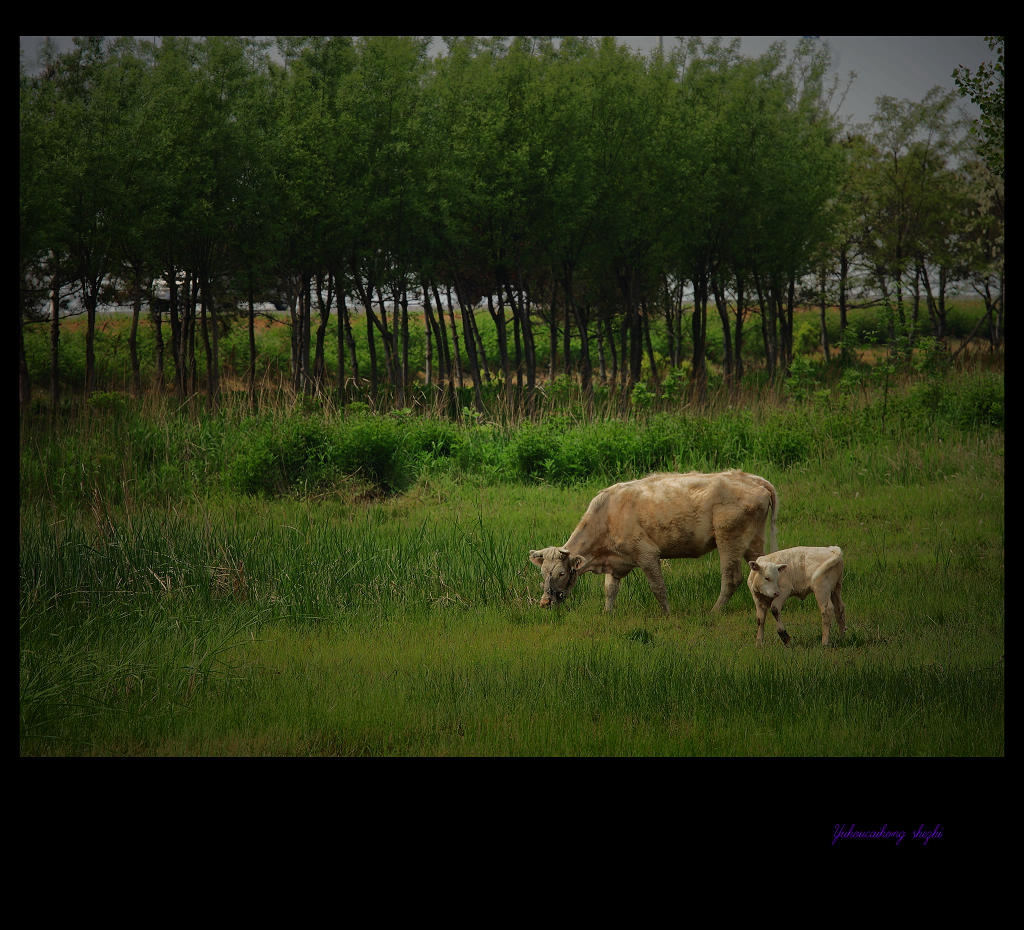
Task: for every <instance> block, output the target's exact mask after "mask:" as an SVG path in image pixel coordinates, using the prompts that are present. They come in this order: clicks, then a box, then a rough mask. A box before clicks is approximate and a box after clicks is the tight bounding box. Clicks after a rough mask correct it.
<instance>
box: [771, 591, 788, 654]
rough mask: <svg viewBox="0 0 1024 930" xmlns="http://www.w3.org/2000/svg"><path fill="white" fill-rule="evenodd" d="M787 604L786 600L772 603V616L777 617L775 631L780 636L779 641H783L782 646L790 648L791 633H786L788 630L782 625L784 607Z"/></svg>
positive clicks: (776, 600) (780, 599)
mask: <svg viewBox="0 0 1024 930" xmlns="http://www.w3.org/2000/svg"><path fill="white" fill-rule="evenodd" d="M785 603H786V599H785V598H776V599H775V600H774V601H772V615H773V616H774V617H775V630H776V632H777V633H778V634H779V639H781V640H782V645H783V646H788V645H789V633H787V632H786V628H785V627H784V626H783V625H782V605H783V604H785Z"/></svg>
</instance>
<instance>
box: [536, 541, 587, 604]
mask: <svg viewBox="0 0 1024 930" xmlns="http://www.w3.org/2000/svg"><path fill="white" fill-rule="evenodd" d="M530 561H531V562H533V564H534V565H536V566H538V567H539V568H540V573H541V575H542V576H543V578H544V594H543V595H542V596H541V599H540V606H541V607H550V606H551V605H552V604H561V603H562V601H564V600H565V597H566V595H567V594H568V593H569V592H570V591H571V590H572V586H573V585H574V584H576V579H577V578H578V577H579V572H578V571H577V569H578V568H579V566H580V562H581V561H582V560H581V559H580V558H579V557H576V558H573V556H571V555H570V554H569V550H568V549H562V548H560V547H558V546H548V547H547V549H531V550H530Z"/></svg>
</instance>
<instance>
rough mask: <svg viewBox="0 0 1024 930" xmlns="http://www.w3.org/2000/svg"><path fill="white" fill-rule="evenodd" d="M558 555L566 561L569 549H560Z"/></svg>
mask: <svg viewBox="0 0 1024 930" xmlns="http://www.w3.org/2000/svg"><path fill="white" fill-rule="evenodd" d="M558 557H559V558H560V559H561V560H562V561H563V562H564V561H565V560H566V559H567V558H569V550H568V549H559V550H558Z"/></svg>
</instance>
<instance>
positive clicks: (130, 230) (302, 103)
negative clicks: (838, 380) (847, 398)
mask: <svg viewBox="0 0 1024 930" xmlns="http://www.w3.org/2000/svg"><path fill="white" fill-rule="evenodd" d="M431 38H432V37H429V36H330V37H326V36H287V37H277V38H276V39H275V40H274V41H263V40H261V41H257V40H256V39H254V38H252V37H241V36H204V37H180V36H163V37H160V38H159V39H158V40H156V41H152V42H147V41H141V40H136V39H133V38H131V37H118V38H114V39H111V38H107V37H102V36H89V37H77V38H76V40H75V46H74V48H73V49H72V50H71V51H69V52H67V53H64V54H57V53H56V52H55V50H54V49H53V48H52V47H47V48H46V49H44V54H43V59H42V69H41V70H40V71H39V72H38V73H34V74H29V73H27V72H26V70H25V68H24V66H23V67H22V72H21V79H20V154H21V173H20V226H21V237H20V252H21V263H20V267H21V276H22V289H23V298H24V299H23V301H22V313H23V314H24V315H25V318H26V319H29V320H31V319H35V318H38V316H39V313H40V310H39V307H40V300H41V299H42V297H43V295H45V294H48V293H50V292H53V291H56V292H57V295H58V297H57V303H55V304H50V306H58V305H59V301H60V299H61V298H62V296H63V299H64V300H67V297H68V295H69V293H71V291H72V290H73V291H74V294H75V296H76V298H77V300H78V301H79V302H80V304H81V305H82V306H83V307H84V308H85V310H86V311H87V312H88V313H89V316H90V321H92V320H93V319H94V315H95V311H96V308H97V306H98V305H99V304H100V302H101V301H102V299H103V297H104V294H105V293H106V290H105V289H117V290H118V291H119V292H121V293H122V294H130V295H131V301H132V306H133V307H134V312H135V317H136V319H138V316H139V314H140V312H141V309H142V307H143V305H146V306H147V307H148V309H149V311H150V317H151V322H152V325H153V326H154V327H155V328H156V332H157V334H158V337H159V338H158V344H159V346H160V347H161V348H160V351H161V352H162V351H163V345H164V343H163V341H162V339H163V336H162V333H163V329H162V327H164V326H165V325H169V330H170V331H169V333H168V334H167V337H168V338H167V347H168V355H169V356H170V358H171V364H172V366H173V370H174V387H175V390H176V391H177V392H178V394H179V395H180V396H183V397H184V396H187V395H189V394H193V393H195V392H197V391H200V390H202V389H205V391H206V394H207V396H208V398H209V400H210V403H216V401H217V397H218V394H219V390H220V384H219V368H220V361H219V359H220V340H221V339H222V338H223V337H224V335H225V334H226V333H227V332H228V331H229V329H230V328H231V326H232V325H234V322H235V321H236V320H239V319H245V320H247V324H248V329H249V390H250V395H251V396H252V397H253V400H254V402H255V393H254V384H255V370H256V362H255V352H256V348H255V341H254V339H253V336H252V333H253V326H254V318H255V316H256V314H257V313H258V309H257V307H258V306H260V305H262V304H265V303H267V302H270V303H273V304H274V305H276V306H277V307H278V308H280V309H281V310H286V311H287V312H288V324H289V326H290V333H291V346H292V353H291V367H292V381H293V384H294V386H295V388H296V389H297V390H303V391H317V390H327V389H328V388H329V386H331V382H332V381H333V382H334V384H333V386H331V387H330V389H332V390H334V391H337V393H338V396H339V397H340V398H341V400H342V401H343V402H345V401H346V400H350V399H353V398H354V397H355V396H356V395H358V396H360V397H362V396H365V395H366V394H367V393H368V394H369V395H370V396H371V397H374V396H376V395H378V394H381V395H383V396H386V397H387V398H390V399H391V400H393V402H394V403H395V404H396V405H397V406H399V407H402V406H405V405H406V403H407V400H408V394H409V390H410V387H411V385H412V382H413V381H414V380H416V378H417V371H415V370H411V369H410V361H409V347H410V344H411V341H412V340H413V334H412V332H411V329H410V319H409V312H408V311H409V305H410V301H412V300H416V301H418V302H419V303H421V304H423V305H424V307H425V314H424V323H423V335H424V337H425V338H426V340H427V346H428V349H427V351H428V355H427V357H428V359H429V361H428V370H427V377H428V379H429V380H431V381H432V382H434V383H443V384H445V385H446V386H447V387H449V388H451V387H454V386H455V385H456V384H459V385H461V383H462V379H463V377H464V376H468V378H469V379H470V381H471V383H472V386H473V388H474V392H475V398H476V402H477V405H478V407H479V406H480V405H481V398H482V392H483V388H484V387H485V385H486V384H487V383H488V382H489V381H491V379H492V378H493V379H499V380H500V383H501V385H502V390H504V391H506V392H510V393H511V392H513V391H516V392H519V391H522V392H524V393H523V394H521V395H518V396H521V397H522V398H524V399H525V400H526V401H527V402H529V397H530V395H531V393H532V391H533V390H535V389H536V387H537V385H538V383H539V377H540V376H543V375H546V376H548V377H553V376H555V375H557V374H559V373H560V372H561V373H565V374H569V375H571V376H573V377H578V378H579V380H580V383H581V384H582V386H583V388H584V391H585V392H587V393H589V392H590V390H591V388H592V386H593V385H594V384H595V383H598V384H621V386H622V388H623V394H624V395H628V394H629V393H630V392H631V391H632V388H633V386H634V385H635V384H637V383H639V382H640V381H642V380H644V378H645V377H647V376H650V377H651V378H652V379H653V382H654V385H655V388H657V384H658V379H659V377H661V376H664V377H666V378H668V379H669V380H671V379H672V378H675V377H676V375H672V374H671V373H670V372H679V371H682V370H683V368H682V366H683V364H684V362H685V363H686V364H687V366H688V371H689V373H690V377H691V380H692V385H693V387H694V389H695V390H696V391H698V392H700V391H702V390H703V387H704V384H705V382H706V379H707V377H708V368H707V362H708V356H707V345H708V339H707V336H708V323H709V318H710V319H711V320H712V322H714V315H715V314H716V313H717V316H718V319H719V321H720V324H721V326H722V330H723V334H724V337H725V339H724V357H723V358H722V359H720V360H719V361H720V362H721V364H722V366H723V372H724V375H725V377H726V379H727V380H736V381H738V380H739V379H741V378H742V377H743V375H744V371H745V370H749V367H750V365H752V364H755V363H756V362H757V360H758V359H763V364H764V365H765V367H766V368H767V370H768V372H769V374H771V375H774V374H776V373H777V372H783V371H785V370H786V369H787V367H788V366H789V364H790V362H791V361H792V359H793V355H794V334H793V329H794V326H793V309H794V306H795V303H796V301H797V300H798V299H804V298H805V297H806V294H807V293H810V292H811V291H813V293H814V294H816V295H817V297H818V299H820V300H821V302H822V305H823V306H824V303H825V301H826V300H827V299H829V298H830V297H831V296H832V295H833V294H834V293H838V295H839V296H838V301H839V303H840V307H841V312H842V314H843V316H842V319H843V325H844V326H845V323H846V312H847V309H848V308H849V307H852V306H853V304H852V303H851V302H850V298H851V295H854V294H855V293H857V292H858V288H859V287H862V286H863V288H864V289H865V290H863V292H862V293H866V291H867V290H868V289H871V288H873V289H875V290H878V289H880V290H881V292H882V294H883V295H884V296H885V297H886V299H887V300H889V302H890V303H891V304H892V305H893V307H894V308H895V312H896V314H897V316H896V317H894V320H895V319H897V318H898V319H899V320H900V321H902V320H903V318H904V303H905V300H904V294H905V293H906V292H908V291H909V292H912V293H914V294H915V295H916V294H918V292H919V291H920V289H921V286H922V282H924V286H925V289H926V290H928V295H927V307H928V313H929V315H930V318H931V319H932V320H933V322H934V327H935V333H936V335H937V336H940V337H941V336H942V325H941V324H942V312H943V311H942V307H943V304H942V294H943V288H945V286H946V285H948V284H949V283H950V282H952V281H954V280H973V281H974V282H975V286H976V287H979V288H980V287H981V286H982V285H981V284H979V283H978V282H979V281H980V280H981V278H979V277H978V276H979V274H980V275H982V276H984V275H986V274H987V275H989V277H987V278H984V280H985V281H986V282H987V285H986V286H989V287H990V288H991V287H993V286H995V285H993V284H992V281H993V279H992V278H991V274H992V267H993V261H995V260H996V259H995V258H994V250H995V251H997V252H998V251H999V247H998V246H994V245H993V237H994V236H995V237H997V238H998V236H999V235H1000V234H1001V232H1000V228H1001V212H1000V214H999V215H998V216H995V215H994V214H993V212H992V210H986V209H981V208H980V207H979V206H978V200H977V196H976V193H977V185H976V184H975V183H974V182H973V180H972V179H973V175H971V173H970V169H969V168H964V167H963V165H962V164H961V163H960V162H958V161H957V158H958V154H959V152H958V149H957V144H958V142H959V140H960V138H961V136H960V127H959V125H958V124H957V123H956V122H955V121H954V120H953V119H952V118H951V116H950V105H951V100H950V98H949V97H948V96H942V95H939V94H938V93H937V92H936V93H933V94H930V95H929V96H928V97H926V99H925V100H923V101H921V102H918V103H915V102H910V101H897V100H892V99H890V98H880V100H879V101H878V112H877V114H876V117H875V120H874V121H873V124H872V129H871V131H870V132H867V133H861V134H859V135H853V134H851V133H848V132H845V131H844V127H843V126H841V125H840V124H839V123H838V122H837V120H836V118H835V117H834V116H833V115H832V114H831V113H830V112H829V106H828V104H829V100H830V91H829V89H828V88H827V87H826V85H825V79H826V76H827V74H828V73H829V69H830V56H829V52H828V48H827V46H825V45H822V44H820V43H816V42H814V41H811V40H806V41H804V42H801V43H800V44H799V45H798V46H797V47H796V48H795V49H794V50H793V52H792V53H791V54H787V52H786V49H785V47H784V46H782V45H777V46H775V47H773V48H771V49H770V50H769V51H768V52H767V53H766V54H764V55H762V56H760V57H757V58H748V57H745V56H743V55H742V54H741V53H740V50H739V46H738V45H737V44H732V45H723V44H722V43H721V42H720V41H718V40H713V41H710V42H704V41H702V40H700V39H697V38H691V39H689V40H687V41H682V42H680V43H679V45H678V47H677V48H676V50H675V51H674V52H673V53H672V54H670V55H668V56H666V55H664V54H662V53H661V52H660V51H659V52H656V53H654V54H652V55H650V56H646V57H645V56H641V55H638V54H636V53H634V52H631V51H630V50H629V49H628V48H626V47H624V46H620V45H618V44H616V42H615V41H614V39H613V38H612V37H603V38H597V37H587V36H563V37H560V39H559V41H557V42H556V41H555V40H554V39H553V38H552V37H543V36H490V37H475V36H446V37H444V42H443V44H444V47H445V51H444V52H442V53H440V54H434V55H433V56H432V55H431V49H432V48H436V47H437V43H431ZM1000 47H1001V46H1000ZM1001 68H1002V58H1001V56H1000V59H999V65H998V66H997V68H996V69H995V71H994V72H991V73H990V72H989V71H981V72H979V73H977V74H976V75H973V76H972V75H969V74H961V75H960V76H959V77H958V81H960V82H962V85H961V86H962V87H963V88H965V89H966V90H967V92H969V93H970V94H971V95H972V97H974V98H975V99H976V100H978V101H979V102H980V103H981V105H982V109H983V112H984V114H985V117H984V120H983V130H984V133H985V134H986V136H985V137H986V139H987V140H988V142H987V143H986V145H985V147H984V148H983V153H984V154H985V155H986V157H989V158H991V157H993V155H994V148H993V146H994V139H995V135H993V132H994V130H993V128H992V127H994V126H995V125H996V122H995V121H996V120H997V118H998V120H1001V113H1002V109H1001V107H1002V90H1001V74H1002V70H1001ZM996 76H998V77H999V78H1000V80H999V82H998V84H996V83H994V82H995V78H996ZM999 168H1000V172H1001V150H1000V152H999ZM972 191H973V192H974V193H973V194H972V193H971V192H972ZM979 209H980V210H981V213H980V214H979ZM982 214H983V215H984V216H985V217H986V218H987V219H986V222H982V221H981V219H980V216H981V215H982ZM964 217H971V221H970V222H966V221H965V220H964ZM993 224H995V226H993ZM996 227H1000V228H996ZM858 275H859V277H858ZM972 276H973V277H972ZM808 281H810V282H812V285H808V283H807V282H808ZM160 282H163V285H164V286H165V288H166V291H165V292H164V291H161V290H160V287H159V286H158V285H159V283H160ZM936 282H939V283H936ZM933 283H936V284H935V286H936V292H935V293H933V292H932V291H931V290H930V288H931V287H932V285H933ZM997 286H998V289H999V293H1000V294H1001V278H1000V279H999V283H998V285H997ZM808 287H810V290H808ZM62 289H63V290H62ZM163 293H166V294H167V296H162V294H163ZM1000 299H1001V298H1000ZM915 300H916V298H915ZM484 306H486V308H487V312H488V313H489V314H490V317H491V318H492V319H493V321H494V324H495V327H496V331H497V342H496V344H490V345H488V344H487V343H486V340H484V338H483V337H482V334H481V330H480V327H479V326H478V324H477V313H478V312H481V308H482V307H484ZM916 306H917V304H916V303H915V304H914V308H915V309H914V311H913V314H914V315H916ZM709 308H710V310H711V313H710V314H709ZM43 312H46V311H43ZM332 314H333V315H334V318H335V319H337V321H338V325H337V330H336V331H337V339H338V371H337V374H336V375H334V374H332V373H330V372H328V371H327V370H326V354H327V353H326V347H325V337H326V332H327V325H328V322H329V321H330V319H331V317H332ZM50 316H51V317H52V322H53V325H54V327H55V329H54V332H55V336H54V343H53V345H54V350H53V351H54V360H55V361H54V371H55V372H56V357H57V356H56V353H57V341H56V332H57V330H56V327H57V326H58V325H59V317H60V313H59V311H57V310H55V311H53V312H52V313H51V314H50ZM744 323H748V324H751V323H752V324H755V325H756V326H757V329H759V332H758V331H757V329H755V331H754V332H755V336H754V338H753V340H752V339H751V337H750V335H749V331H748V330H747V329H745V328H744ZM364 326H365V330H364V329H363V327H364ZM894 326H895V324H894ZM823 333H824V329H823ZM357 334H358V335H359V339H358V340H357V338H356V335H357ZM894 334H895V328H894ZM364 335H365V341H363V336H364ZM132 338H133V340H134V328H133V337H132ZM357 342H359V344H362V345H365V350H364V351H365V352H366V356H363V352H357V349H356V346H357ZM89 345H90V349H89V351H90V352H91V351H92V349H91V346H92V342H91V337H90V343H89ZM538 345H543V346H545V347H546V350H547V351H546V352H544V353H542V354H543V355H544V356H545V357H546V358H547V360H548V368H547V371H545V372H539V371H538V364H539V363H538V357H539V356H538ZM655 345H657V346H659V347H662V346H666V345H667V356H662V354H661V352H660V351H656V350H655ZM752 345H753V346H754V347H755V348H754V349H752V348H751V346H752ZM756 350H759V351H756ZM133 352H134V347H133ZM686 355H688V358H687V357H685V356H686ZM745 362H746V366H747V367H746V369H745V367H744V365H745ZM133 366H134V368H135V374H136V382H137V383H139V382H138V364H137V361H136V360H135V358H134V355H133ZM158 368H159V370H160V371H161V372H162V370H163V366H162V364H160V365H158ZM89 371H90V374H89V376H88V377H87V385H86V386H87V389H91V387H92V376H91V361H90V368H89ZM200 372H202V373H203V376H204V378H205V381H204V382H202V383H201V382H200V379H199V374H200ZM54 384H55V385H56V380H55V381H54ZM55 390H56V388H55Z"/></svg>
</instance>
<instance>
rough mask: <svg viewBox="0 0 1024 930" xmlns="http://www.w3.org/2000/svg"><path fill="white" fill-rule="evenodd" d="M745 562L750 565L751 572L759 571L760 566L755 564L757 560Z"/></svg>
mask: <svg viewBox="0 0 1024 930" xmlns="http://www.w3.org/2000/svg"><path fill="white" fill-rule="evenodd" d="M747 564H748V565H749V566H750V570H751V571H752V572H759V571H761V566H759V565H758V564H757V562H747Z"/></svg>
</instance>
